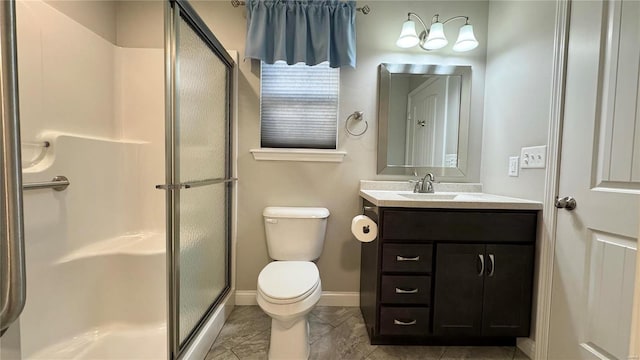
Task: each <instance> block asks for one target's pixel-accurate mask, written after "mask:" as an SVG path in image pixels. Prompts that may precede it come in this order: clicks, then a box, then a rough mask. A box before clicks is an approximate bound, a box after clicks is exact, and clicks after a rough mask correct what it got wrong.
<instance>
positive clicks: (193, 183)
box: [156, 178, 238, 190]
mask: <svg viewBox="0 0 640 360" xmlns="http://www.w3.org/2000/svg"><path fill="white" fill-rule="evenodd" d="M233 181H238V178H228V179H223V178H217V179H209V180H199V181H190V182H185V183H180V184H164V185H156V189H160V190H179V189H191V188H196V187H200V186H207V185H212V184H221V183H228V182H233Z"/></svg>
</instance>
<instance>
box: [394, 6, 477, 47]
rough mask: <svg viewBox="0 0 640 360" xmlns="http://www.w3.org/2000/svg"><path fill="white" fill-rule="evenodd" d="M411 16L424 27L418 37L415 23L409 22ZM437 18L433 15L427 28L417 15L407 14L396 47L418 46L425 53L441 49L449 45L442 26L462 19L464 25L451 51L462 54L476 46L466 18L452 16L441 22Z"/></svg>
mask: <svg viewBox="0 0 640 360" xmlns="http://www.w3.org/2000/svg"><path fill="white" fill-rule="evenodd" d="M411 16H413V17H415V18H416V19H418V21H419V22H420V24H422V27H424V31H422V32H420V35H418V33H417V32H416V23H415V21H413V20H411ZM439 18H440V15H438V14H436V15H434V16H433V18H431V27H430V28H429V27H427V25H426V24H425V23H424V21H422V19H421V18H420V16H418V14H416V13H412V12H410V13H408V14H407V21H405V22H404V24H402V31H401V32H400V37H398V40H397V41H396V46H398V47H401V48H410V47H414V46H416V45H419V46H420V47H421V48H422V49H423V50H427V51H431V50H438V49H442V48H443V47H445V46H447V44H448V43H449V41H448V40H447V37H446V36H445V35H444V24H446V23H448V22H450V21H453V20H458V19H461V20H462V19H464V21H465V24H464V25H463V26H462V27H461V28H460V32H459V33H458V39H457V40H456V43H455V44H453V51H458V52H464V51H469V50H473V49H475V48H476V47H477V46H478V40H476V37H475V35H474V34H473V26H472V25H471V24H469V17H468V16H454V17H452V18H450V19H447V20H445V21H443V22H440V19H439Z"/></svg>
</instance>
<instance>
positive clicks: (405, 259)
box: [396, 255, 420, 261]
mask: <svg viewBox="0 0 640 360" xmlns="http://www.w3.org/2000/svg"><path fill="white" fill-rule="evenodd" d="M396 261H420V256H414V257H404V256H400V255H398V256H396Z"/></svg>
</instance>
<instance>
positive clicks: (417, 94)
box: [406, 76, 447, 166]
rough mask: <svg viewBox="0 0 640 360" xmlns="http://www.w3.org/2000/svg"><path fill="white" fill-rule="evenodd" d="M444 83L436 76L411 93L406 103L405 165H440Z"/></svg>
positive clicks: (442, 77) (445, 94)
mask: <svg viewBox="0 0 640 360" xmlns="http://www.w3.org/2000/svg"><path fill="white" fill-rule="evenodd" d="M446 97H447V91H446V80H445V77H444V76H436V77H433V78H432V79H429V80H427V81H425V83H424V84H422V85H420V86H419V87H417V88H416V89H415V90H413V91H411V92H410V93H409V95H408V101H407V107H408V109H407V114H408V118H407V142H406V143H407V153H406V159H407V164H410V165H415V166H425V165H427V166H443V149H442V148H441V146H440V147H439V146H438V144H442V141H438V139H443V138H444V118H445V104H446Z"/></svg>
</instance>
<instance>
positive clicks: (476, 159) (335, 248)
mask: <svg viewBox="0 0 640 360" xmlns="http://www.w3.org/2000/svg"><path fill="white" fill-rule="evenodd" d="M192 5H193V6H194V8H195V9H196V10H197V11H198V12H199V13H200V14H201V16H202V17H203V19H204V20H205V22H206V23H207V24H208V25H209V27H210V28H211V29H212V31H213V33H214V34H215V35H216V36H217V37H218V39H219V40H220V41H221V42H222V44H223V45H224V46H225V47H226V48H228V49H233V50H238V51H239V52H240V58H242V57H243V55H244V43H245V31H246V20H245V10H244V9H243V8H238V9H236V8H233V7H232V6H231V5H230V4H229V3H228V2H218V1H215V2H211V1H207V2H193V3H192ZM369 5H370V6H371V8H372V11H371V13H370V14H369V15H362V14H358V16H357V33H358V40H357V46H358V49H357V51H358V53H357V56H358V59H357V61H358V65H357V68H356V69H351V68H342V69H341V71H340V76H341V81H340V83H341V87H340V113H339V124H338V129H339V138H338V147H339V149H340V150H344V151H346V152H347V156H346V158H345V160H344V162H342V163H312V162H276V161H255V160H254V159H253V157H252V155H251V153H250V152H249V150H250V149H254V148H259V147H260V137H259V132H260V116H259V104H260V102H259V91H260V84H259V80H260V77H259V65H258V63H256V62H252V61H250V60H246V61H242V60H240V64H239V65H240V67H239V70H240V72H239V89H238V91H239V94H238V98H239V99H238V105H239V109H238V110H239V114H238V115H239V147H238V148H239V149H238V175H239V178H240V180H239V182H238V187H239V188H238V194H239V198H238V200H239V212H238V248H237V263H238V265H237V288H238V289H240V290H253V289H255V288H256V281H257V276H258V273H259V272H260V270H261V269H262V268H263V267H264V266H265V265H266V264H267V263H268V262H269V257H268V256H267V249H266V244H265V236H264V225H263V223H262V210H263V208H264V207H266V206H269V205H280V206H284V205H291V206H324V207H327V208H328V209H329V210H330V211H331V217H330V218H329V223H328V230H327V237H326V242H325V247H324V252H323V254H322V256H321V257H320V259H319V260H318V266H319V268H320V275H321V278H322V286H323V290H328V291H358V290H359V275H360V274H359V269H360V245H359V243H358V242H356V241H355V240H354V239H353V238H352V235H351V233H350V231H349V227H350V222H351V218H352V217H353V216H354V215H356V214H358V213H359V212H360V199H359V198H358V186H359V180H361V179H392V178H393V177H382V176H377V175H376V143H377V120H376V113H377V90H376V89H377V66H378V64H380V63H381V62H392V63H393V62H395V63H431V64H456V65H472V66H473V89H472V109H471V113H472V123H473V125H472V129H471V134H472V136H471V137H472V138H473V141H472V143H471V146H470V148H469V149H470V150H469V154H470V164H472V166H471V172H470V176H469V179H470V180H472V181H478V180H479V175H480V170H479V169H480V155H479V153H480V146H481V129H482V113H483V104H484V97H483V90H484V66H485V49H486V48H485V46H486V41H487V34H486V28H487V16H488V15H487V14H488V3H487V2H485V1H469V2H463V1H440V2H437V1H428V2H412V1H372V2H370V3H369ZM409 11H413V12H417V13H418V14H420V15H422V16H424V19H425V20H426V21H429V19H430V17H431V16H432V15H433V14H435V13H436V12H437V13H440V14H441V15H442V16H443V17H445V18H447V17H450V16H454V15H460V14H467V15H469V16H470V17H471V21H472V23H473V24H474V29H475V32H476V36H477V37H478V41H480V43H481V45H480V47H479V48H477V49H476V50H474V51H472V52H470V53H466V54H462V55H461V54H455V53H453V52H452V51H450V50H449V51H438V52H429V53H427V52H424V51H422V50H419V49H411V50H405V49H400V48H397V47H396V46H395V41H396V38H397V36H398V34H399V31H400V27H401V25H402V22H403V21H404V20H405V19H406V16H407V12H409ZM461 25H462V24H461V23H457V22H456V23H453V24H450V25H448V26H447V31H448V36H449V38H450V39H455V38H456V35H457V31H458V28H459V26H461ZM452 41H453V40H452ZM355 110H361V111H364V117H365V119H366V120H367V121H368V122H369V131H368V132H367V133H366V134H365V135H364V136H362V137H359V138H354V137H350V136H348V135H346V134H345V132H344V131H343V127H344V119H345V118H346V117H347V115H348V114H350V113H352V112H353V111H355Z"/></svg>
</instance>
